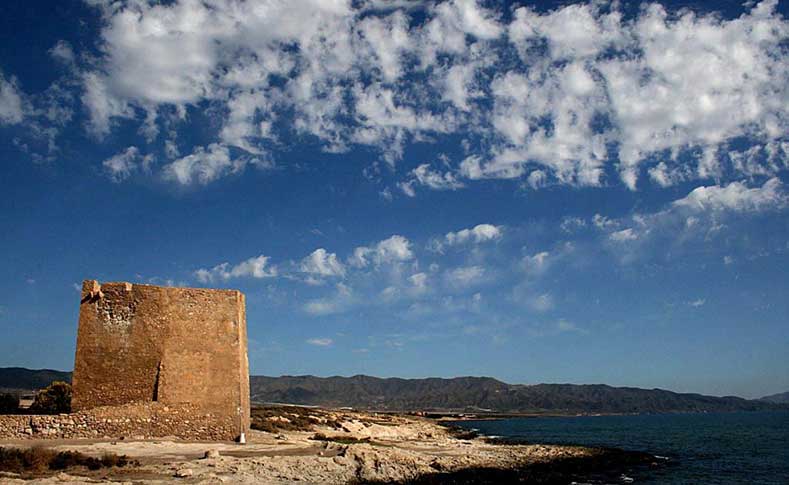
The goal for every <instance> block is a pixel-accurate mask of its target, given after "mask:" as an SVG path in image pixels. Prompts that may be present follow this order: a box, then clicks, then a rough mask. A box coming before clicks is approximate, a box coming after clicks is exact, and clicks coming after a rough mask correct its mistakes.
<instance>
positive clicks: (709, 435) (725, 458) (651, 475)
mask: <svg viewBox="0 0 789 485" xmlns="http://www.w3.org/2000/svg"><path fill="white" fill-rule="evenodd" d="M455 424H457V425H458V426H462V427H464V428H470V429H477V430H479V432H480V433H482V434H485V435H488V436H501V437H507V438H513V439H517V440H518V441H523V442H526V443H550V444H574V445H585V446H606V447H614V448H623V449H626V450H635V451H646V452H649V453H652V454H655V455H660V456H665V457H668V458H669V463H670V464H669V465H667V466H664V467H660V468H659V469H657V470H647V469H645V470H643V471H640V472H637V473H636V474H635V476H633V477H632V478H634V479H635V480H636V483H661V484H691V483H692V484H736V483H753V484H782V485H787V484H789V412H753V413H750V412H749V413H720V414H718V413H714V414H668V415H641V416H584V417H574V418H519V419H504V420H498V421H462V422H457V423H455Z"/></svg>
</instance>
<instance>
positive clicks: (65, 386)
mask: <svg viewBox="0 0 789 485" xmlns="http://www.w3.org/2000/svg"><path fill="white" fill-rule="evenodd" d="M30 412H31V413H36V414H60V413H70V412H71V384H69V383H68V382H60V381H56V382H53V383H52V384H50V385H49V386H48V387H47V388H45V389H41V390H40V391H38V394H36V399H35V400H34V401H33V405H32V406H30Z"/></svg>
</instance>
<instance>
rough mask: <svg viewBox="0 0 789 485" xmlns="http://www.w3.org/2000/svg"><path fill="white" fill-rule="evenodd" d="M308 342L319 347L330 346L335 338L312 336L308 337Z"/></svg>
mask: <svg viewBox="0 0 789 485" xmlns="http://www.w3.org/2000/svg"><path fill="white" fill-rule="evenodd" d="M307 343H308V344H310V345H315V346H317V347H329V346H331V345H332V344H333V343H334V340H332V339H330V338H310V339H307Z"/></svg>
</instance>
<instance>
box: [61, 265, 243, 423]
mask: <svg viewBox="0 0 789 485" xmlns="http://www.w3.org/2000/svg"><path fill="white" fill-rule="evenodd" d="M151 402H156V403H162V404H163V405H178V404H188V405H191V406H195V407H197V408H199V409H200V410H201V411H204V412H207V413H209V414H210V415H212V416H216V418H217V421H218V422H219V421H222V422H229V420H231V421H230V422H233V423H236V424H237V429H236V430H234V431H233V433H234V434H235V436H228V437H227V438H237V437H238V436H240V434H241V433H245V432H247V431H248V429H249V364H248V360H247V329H246V310H245V304H244V295H243V293H241V292H239V291H236V290H209V289H196V288H171V287H159V286H151V285H133V284H131V283H104V284H99V283H98V282H97V281H95V280H86V281H85V282H84V283H83V284H82V299H81V302H80V311H79V330H78V333H77V353H76V358H75V362H74V376H73V398H72V408H73V409H74V411H80V410H85V409H90V408H93V407H97V406H122V405H125V404H132V403H151ZM233 427H236V425H234V426H233Z"/></svg>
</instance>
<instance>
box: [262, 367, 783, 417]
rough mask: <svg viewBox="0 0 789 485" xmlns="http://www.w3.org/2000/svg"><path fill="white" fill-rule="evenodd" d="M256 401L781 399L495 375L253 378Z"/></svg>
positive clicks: (561, 407) (726, 405)
mask: <svg viewBox="0 0 789 485" xmlns="http://www.w3.org/2000/svg"><path fill="white" fill-rule="evenodd" d="M250 388H251V394H252V400H253V401H257V402H282V403H292V404H304V405H316V406H335V407H340V406H350V407H354V408H360V409H379V410H401V411H407V410H436V411H439V410H440V411H449V410H455V411H478V412H479V411H483V410H485V411H490V412H502V413H516V412H561V413H667V412H727V411H756V410H765V409H776V408H780V407H781V406H780V405H777V404H773V403H768V402H763V401H752V400H747V399H743V398H739V397H713V396H704V395H701V394H680V393H676V392H671V391H665V390H661V389H638V388H632V387H611V386H606V385H602V384H595V385H574V384H537V385H513V384H507V383H504V382H501V381H498V380H496V379H493V378H490V377H457V378H454V379H438V378H430V379H397V378H390V379H381V378H377V377H369V376H361V375H360V376H353V377H326V378H322V377H313V376H283V377H265V376H252V377H250Z"/></svg>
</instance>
